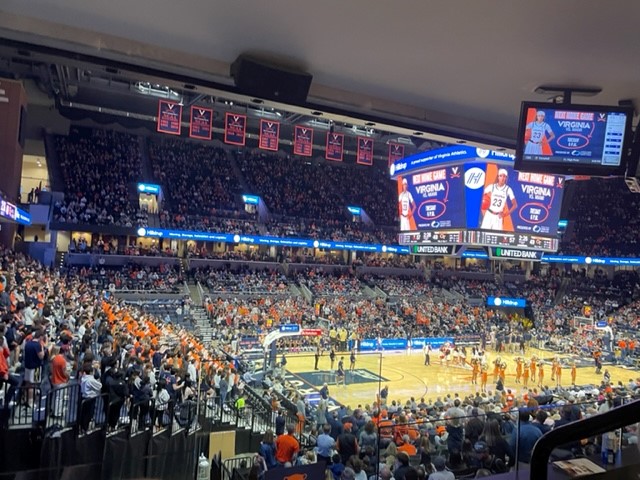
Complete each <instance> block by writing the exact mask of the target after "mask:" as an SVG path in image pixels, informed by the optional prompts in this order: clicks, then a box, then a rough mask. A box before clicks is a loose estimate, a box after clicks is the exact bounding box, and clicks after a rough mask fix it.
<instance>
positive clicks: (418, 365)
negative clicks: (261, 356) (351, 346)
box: [287, 348, 640, 407]
mask: <svg viewBox="0 0 640 480" xmlns="http://www.w3.org/2000/svg"><path fill="white" fill-rule="evenodd" d="M533 354H535V355H537V356H538V357H539V358H544V359H551V358H552V357H553V356H554V354H553V353H552V352H548V351H544V350H537V349H533V348H531V349H528V350H527V352H526V355H525V360H526V362H527V365H528V361H529V359H530V358H531V355H533ZM340 356H341V355H340V354H338V355H337V359H336V365H337V361H338V360H339V358H340ZM516 356H517V355H516V354H509V353H503V354H501V355H500V357H501V358H502V359H504V360H506V362H507V371H506V373H507V376H506V382H505V386H506V388H510V389H512V391H514V394H517V393H520V392H521V391H522V385H521V384H516V383H515V369H516V363H515V361H514V359H515V357H516ZM487 357H488V361H489V364H491V362H492V361H493V360H494V359H495V357H496V354H495V352H488V353H487ZM564 357H565V356H561V358H564ZM381 358H382V365H380V363H381V362H380V359H381ZM287 359H288V363H287V370H288V371H289V372H290V373H291V374H292V375H294V376H295V377H296V378H297V379H298V380H301V381H304V383H305V384H306V385H307V386H314V387H317V388H320V387H321V386H322V383H323V382H327V383H328V385H329V390H330V394H331V396H332V397H333V398H335V399H336V400H338V401H339V402H341V403H343V404H346V405H350V406H351V407H356V406H357V405H363V406H364V405H366V404H371V403H372V402H373V401H375V399H376V395H377V393H378V388H384V386H385V385H387V386H388V387H389V397H388V400H389V401H391V400H397V401H401V402H402V403H404V402H406V401H407V400H409V399H410V398H411V397H415V399H416V400H417V401H419V399H420V398H422V397H424V398H425V400H428V399H431V400H433V401H435V400H436V398H437V397H438V396H442V395H446V394H448V393H451V394H454V393H458V394H460V395H469V394H471V393H475V392H476V391H477V390H479V389H480V386H479V385H472V384H471V370H470V369H468V368H466V369H465V368H462V367H458V366H453V365H452V366H449V367H446V366H443V365H440V360H439V357H438V355H437V353H436V354H435V355H433V354H432V355H431V366H425V365H424V356H423V355H422V352H421V351H420V352H419V351H414V352H413V353H411V354H407V353H389V352H384V353H383V354H382V355H380V354H379V353H362V354H358V356H357V360H356V372H355V374H354V375H351V374H350V372H348V371H347V377H346V386H342V385H339V386H336V385H335V375H334V373H333V372H332V371H331V370H330V369H329V367H330V364H329V357H328V355H327V354H324V355H323V356H322V357H321V358H320V361H319V364H318V368H319V371H317V372H316V371H314V368H313V367H314V357H313V355H309V354H291V355H287ZM344 365H345V369H346V370H348V368H349V354H348V353H345V354H344ZM605 368H607V369H608V370H609V372H610V373H611V378H612V381H613V382H614V383H617V382H618V381H621V382H622V383H623V384H624V385H627V384H628V382H629V379H630V378H633V379H635V378H637V377H638V376H640V373H639V372H638V371H637V370H630V369H625V368H622V367H616V366H607V367H605ZM544 370H545V382H544V384H545V385H549V386H552V385H555V383H556V382H555V381H554V382H551V366H550V364H549V363H546V364H545V368H544ZM379 372H381V373H382V377H383V380H381V381H380V382H378V374H379ZM603 372H604V368H603ZM492 373H493V372H492V369H491V368H490V371H489V380H488V382H487V389H488V390H492V391H493V390H495V382H493V374H492ZM601 381H602V374H596V373H595V368H594V367H593V366H592V365H590V366H588V367H579V368H578V369H577V375H576V384H577V385H587V384H597V385H599V384H600V382H601ZM570 384H571V374H570V369H569V368H564V369H563V375H562V385H563V386H564V387H565V388H567V387H570V386H571V385H570ZM533 387H534V385H533V384H532V382H531V381H530V382H529V388H530V389H532V388H533ZM427 403H429V402H427Z"/></svg>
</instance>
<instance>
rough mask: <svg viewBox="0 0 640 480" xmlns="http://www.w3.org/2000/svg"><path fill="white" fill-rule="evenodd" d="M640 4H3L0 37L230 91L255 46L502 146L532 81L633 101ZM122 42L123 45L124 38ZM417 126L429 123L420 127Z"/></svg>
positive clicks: (319, 82) (375, 103) (509, 140)
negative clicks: (164, 70)
mask: <svg viewBox="0 0 640 480" xmlns="http://www.w3.org/2000/svg"><path fill="white" fill-rule="evenodd" d="M639 19H640V2H638V3H636V2H629V1H628V0H612V1H608V2H601V1H597V0H565V1H562V2H558V1H557V0H555V1H552V0H538V1H536V2H518V1H515V2H514V1H513V0H486V1H464V0H449V1H432V0H429V1H427V0H395V1H377V2H371V1H368V0H349V1H340V0H324V1H322V2H300V1H299V0H272V1H259V0H243V1H237V2H228V1H220V0H182V1H176V0H171V1H169V0H136V1H129V0H111V1H108V2H87V1H85V0H30V1H28V2H25V1H23V0H0V34H1V35H2V36H4V37H5V38H12V39H17V40H30V41H33V39H34V38H36V39H37V40H36V41H37V42H40V43H42V44H46V45H55V46H61V47H64V48H70V49H74V50H77V51H82V52H85V53H91V54H100V55H104V56H107V57H113V58H119V59H122V58H129V59H134V60H136V61H138V60H140V59H145V62H147V64H149V65H156V66H161V67H162V66H171V67H170V68H176V69H180V71H189V72H199V73H200V74H202V75H204V76H206V77H207V78H209V79H212V80H215V81H216V82H219V83H221V84H228V85H231V84H232V81H231V79H230V77H229V64H230V63H231V62H232V61H233V60H234V59H235V58H236V57H237V56H238V55H239V54H241V53H246V52H250V53H254V54H259V55H264V56H266V57H272V58H275V59H277V60H279V61H283V62H285V63H289V64H295V65H298V66H301V67H303V68H305V69H306V70H307V71H308V72H309V73H311V74H313V77H314V78H313V84H312V89H311V93H310V101H313V102H314V103H315V104H318V105H327V106H337V107H340V108H345V109H347V110H350V111H353V112H364V113H368V114H375V115H378V116H382V117H385V118H389V119H394V118H404V119H408V120H410V121H411V122H413V124H414V125H424V126H425V129H428V128H430V126H431V127H433V126H440V127H443V128H445V129H448V131H450V132H453V133H456V134H458V135H459V137H460V138H465V136H466V137H467V138H471V137H472V136H473V135H471V134H472V132H476V133H478V134H479V138H483V139H485V142H486V143H489V144H494V145H501V146H511V145H513V143H514V137H515V130H516V117H517V114H518V110H519V104H520V101H521V100H524V99H526V100H546V99H547V98H548V97H549V95H546V96H545V95H540V94H537V93H534V90H535V88H536V87H538V86H539V85H542V84H556V85H571V86H586V87H600V88H602V90H603V91H602V93H601V94H599V95H597V96H595V97H592V98H584V99H580V98H576V99H574V100H575V101H577V102H582V103H587V102H588V103H596V104H606V103H612V104H617V102H618V101H619V100H622V99H632V100H634V101H635V102H638V101H640V61H639V60H640V41H639V39H638V36H639V35H640V29H638V20H639ZM124 40H126V41H124ZM425 131H426V130H425Z"/></svg>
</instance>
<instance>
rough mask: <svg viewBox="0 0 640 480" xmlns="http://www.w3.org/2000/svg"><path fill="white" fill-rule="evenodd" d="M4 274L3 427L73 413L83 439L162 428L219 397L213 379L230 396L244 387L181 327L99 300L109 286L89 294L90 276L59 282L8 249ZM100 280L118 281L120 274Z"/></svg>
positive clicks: (0, 280) (73, 274)
mask: <svg viewBox="0 0 640 480" xmlns="http://www.w3.org/2000/svg"><path fill="white" fill-rule="evenodd" d="M141 271H142V269H141V268H137V267H131V268H129V269H128V270H127V272H128V273H129V274H131V275H134V274H135V277H136V278H135V281H134V286H137V285H138V281H139V280H141V281H143V282H144V281H147V280H145V278H149V277H153V275H154V273H155V272H154V271H150V270H145V273H144V275H143V278H140V275H139V273H140V272H141ZM0 272H2V273H1V274H0V318H2V322H1V323H0V349H1V350H2V352H1V354H0V387H1V388H0V397H2V399H1V404H0V408H1V409H2V410H3V411H4V410H5V409H8V410H10V411H11V412H12V413H11V414H10V415H4V414H3V416H2V421H3V427H4V426H6V425H5V424H4V423H5V422H7V421H8V420H7V419H9V418H11V419H13V420H12V421H19V420H21V421H24V422H25V424H27V425H28V424H31V421H32V418H33V419H37V418H38V416H39V415H42V416H43V417H46V416H48V417H51V418H52V419H53V420H52V422H53V423H51V425H54V424H58V425H59V426H60V425H64V422H65V421H67V420H69V421H71V420H74V421H75V418H76V417H75V412H79V413H78V418H77V421H78V426H79V428H80V432H81V433H84V432H88V431H92V430H93V429H95V428H102V427H103V426H104V427H105V428H108V429H109V430H115V429H117V428H121V427H123V426H127V425H131V426H133V425H137V428H139V429H142V428H152V427H153V428H155V429H162V428H167V426H169V425H171V424H172V423H173V421H174V413H175V414H176V419H177V413H178V410H180V413H182V412H183V407H185V406H186V407H189V406H190V405H189V402H193V400H194V399H195V398H196V397H197V395H198V394H201V395H204V396H205V397H206V398H211V399H213V398H214V397H216V398H221V396H222V392H221V390H220V388H218V390H216V389H215V388H214V377H215V376H218V377H219V378H223V379H225V380H224V381H222V380H220V381H219V382H220V383H219V385H222V384H223V383H224V384H225V385H233V388H231V387H230V386H229V391H232V389H235V390H237V389H238V388H242V382H238V381H237V380H236V373H234V369H233V366H232V365H230V364H228V363H227V362H226V360H224V359H222V358H220V357H218V356H217V355H215V354H213V353H212V352H211V351H210V350H209V349H208V348H206V347H205V346H204V345H203V344H202V342H201V341H199V340H198V339H197V338H196V337H195V336H193V335H192V334H191V333H189V332H188V331H187V330H185V329H184V328H182V327H180V326H176V325H173V324H171V323H167V322H164V321H163V320H162V319H159V318H157V317H155V316H153V315H150V314H147V313H145V312H144V311H141V310H140V309H139V308H137V307H135V306H131V305H126V304H125V303H124V302H122V301H118V300H117V299H116V298H115V296H113V295H111V296H106V295H101V294H100V293H101V291H102V290H103V289H104V287H105V283H106V282H100V280H98V281H99V283H100V284H99V285H95V286H94V282H93V277H94V275H96V272H93V271H90V270H87V269H84V270H79V271H69V272H67V273H66V274H61V273H60V272H58V271H54V270H52V269H49V268H45V267H43V266H42V265H41V264H39V263H38V262H36V261H34V260H31V259H29V258H28V257H25V256H24V255H22V254H19V253H15V252H12V251H9V250H0ZM136 272H137V273H136ZM163 273H166V272H163ZM97 275H98V276H99V277H106V278H109V279H110V280H109V281H112V282H113V283H115V282H117V277H118V275H117V273H116V272H107V271H105V272H102V271H99V272H97ZM171 276H172V274H171V273H168V274H166V275H165V276H164V277H163V281H165V279H169V280H167V281H169V282H170V277H171ZM123 282H124V283H126V282H128V279H123ZM107 288H108V286H107ZM198 380H201V385H203V388H202V390H201V391H200V392H198V391H197V388H196V385H197V382H198ZM225 382H226V383H225ZM229 382H231V383H229ZM76 388H77V391H78V393H77V395H75V394H74V395H72V394H70V389H76ZM226 393H227V392H226V391H225V392H224V394H225V395H226ZM73 402H76V404H73ZM80 402H82V405H81V406H80V405H79V403H80ZM45 405H46V407H45ZM178 406H180V407H178ZM41 409H44V410H45V411H44V412H42V413H38V412H40V410H41ZM185 410H188V411H190V409H189V408H186V409H185ZM16 412H19V414H17V413H16ZM123 412H125V413H124V415H123ZM36 413H37V415H36ZM191 419H192V420H193V419H194V416H193V415H191ZM177 421H178V422H180V420H179V419H177ZM183 426H187V427H188V426H189V422H187V424H186V425H183ZM132 428H133V427H132Z"/></svg>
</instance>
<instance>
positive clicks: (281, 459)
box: [276, 425, 300, 466]
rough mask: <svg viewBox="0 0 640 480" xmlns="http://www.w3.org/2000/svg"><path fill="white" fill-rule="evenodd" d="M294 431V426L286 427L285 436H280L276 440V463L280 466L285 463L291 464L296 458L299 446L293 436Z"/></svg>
mask: <svg viewBox="0 0 640 480" xmlns="http://www.w3.org/2000/svg"><path fill="white" fill-rule="evenodd" d="M295 431H296V427H295V425H289V426H287V433H286V434H285V435H280V436H279V437H278V438H277V439H276V461H277V462H278V464H279V465H281V466H283V465H285V464H286V463H290V464H293V462H294V461H295V459H296V457H297V456H298V452H299V451H300V444H299V443H298V440H296V437H295V436H294V433H295Z"/></svg>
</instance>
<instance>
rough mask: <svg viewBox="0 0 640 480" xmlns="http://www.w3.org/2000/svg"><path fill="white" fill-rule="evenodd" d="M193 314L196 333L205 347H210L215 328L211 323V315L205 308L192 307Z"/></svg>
mask: <svg viewBox="0 0 640 480" xmlns="http://www.w3.org/2000/svg"><path fill="white" fill-rule="evenodd" d="M191 314H192V315H193V320H194V321H195V325H196V332H197V335H198V337H199V338H200V340H202V342H203V343H204V344H205V345H209V344H210V343H211V340H212V339H213V327H211V322H210V321H209V315H208V314H207V311H206V310H205V308H204V307H201V306H197V307H191Z"/></svg>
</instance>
